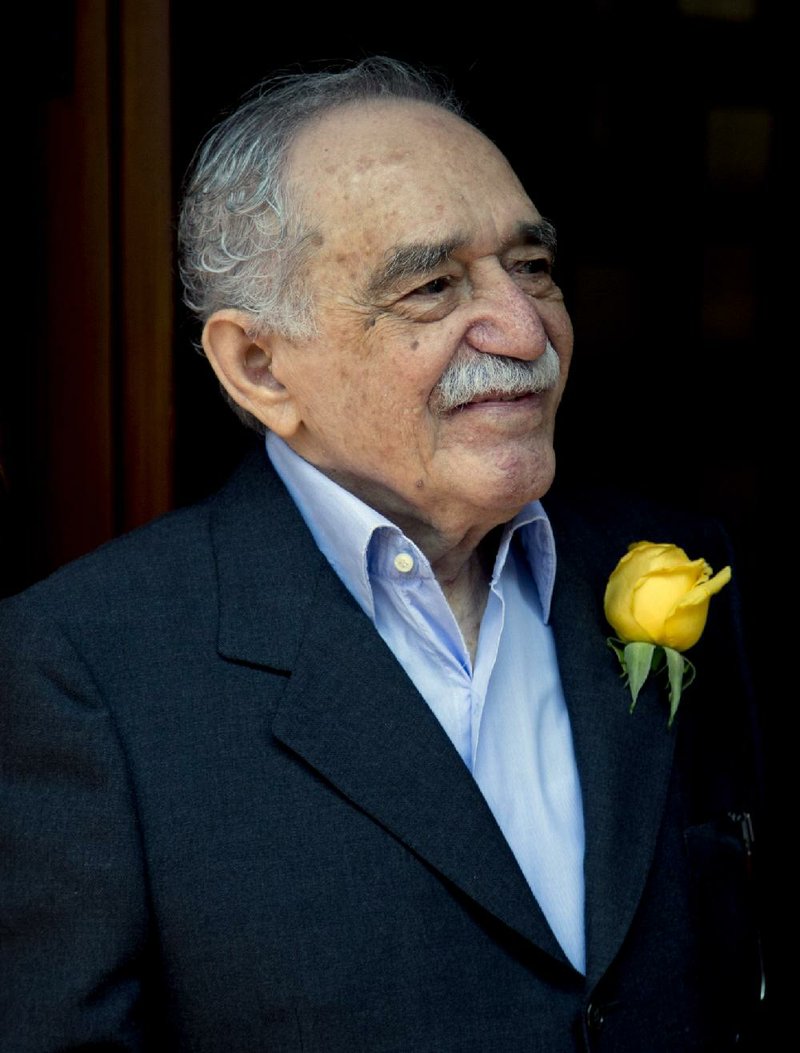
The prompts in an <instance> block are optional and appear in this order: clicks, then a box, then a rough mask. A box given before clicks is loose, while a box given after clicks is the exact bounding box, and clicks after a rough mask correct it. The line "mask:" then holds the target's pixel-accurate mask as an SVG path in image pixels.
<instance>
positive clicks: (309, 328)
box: [179, 57, 460, 432]
mask: <svg viewBox="0 0 800 1053" xmlns="http://www.w3.org/2000/svg"><path fill="white" fill-rule="evenodd" d="M377 99H380V100H391V99H400V100H405V99H409V100H415V101H419V102H426V103H429V104H431V105H433V106H438V107H440V108H441V109H444V110H447V111H448V112H450V113H455V114H458V115H459V116H460V107H459V106H458V104H457V102H456V101H455V99H454V97H453V95H452V93H451V91H450V90H449V89H448V88H447V87H446V86H444V85H443V84H442V83H440V82H439V81H438V80H437V79H436V78H434V77H433V76H432V75H430V74H428V73H427V72H421V71H419V70H416V69H414V68H412V67H410V66H408V65H406V64H405V63H403V62H400V61H398V60H396V59H391V58H384V57H377V58H368V59H364V60H363V61H361V62H359V63H357V64H356V65H352V66H350V67H348V68H345V69H342V70H340V71H336V72H332V71H330V70H326V71H321V72H316V73H301V74H294V75H285V76H280V77H276V78H275V79H273V80H269V81H265V82H264V83H262V84H260V85H258V86H257V87H256V88H255V89H253V91H252V92H250V93H249V94H248V95H247V96H245V98H244V100H243V101H242V103H241V105H239V107H238V108H237V109H236V110H234V111H233V112H232V113H231V114H229V115H228V116H227V117H226V118H225V119H224V120H222V121H221V122H220V123H219V124H218V125H217V126H216V127H215V128H213V129H212V130H211V132H210V133H209V134H208V136H207V137H206V138H205V140H204V141H203V143H202V144H201V146H200V148H199V150H198V151H197V154H196V155H195V158H194V161H193V162H192V165H191V168H190V170H189V173H188V175H187V178H186V182H185V187H184V197H183V205H182V208H181V215H180V222H179V243H180V258H181V262H180V269H181V277H182V279H183V284H184V289H185V297H184V298H185V301H186V304H187V305H188V306H189V308H190V309H191V310H192V311H193V312H194V313H195V315H197V317H198V318H199V319H200V321H201V322H205V321H206V320H207V319H208V318H209V317H210V316H211V315H212V314H213V313H214V312H215V311H217V310H220V309H222V308H225V307H233V308H238V309H240V310H243V311H246V312H248V313H250V314H252V315H253V332H254V333H258V332H266V331H275V332H279V333H281V334H283V335H284V336H287V337H289V338H290V339H291V338H294V339H297V338H299V337H303V336H307V335H310V334H311V333H312V332H313V329H314V312H313V304H312V303H311V302H310V298H309V295H308V292H307V290H306V288H305V283H304V281H303V280H302V278H303V264H304V262H305V260H306V259H307V257H308V255H309V253H310V251H311V248H312V247H313V231H311V230H309V229H307V225H304V222H303V217H302V216H301V215H300V214H299V209H298V208H297V207H296V205H295V203H294V202H292V200H291V199H290V194H289V192H288V187H287V163H286V159H287V156H288V154H289V150H290V148H291V145H292V143H293V142H294V140H295V138H296V137H297V135H298V133H299V132H300V130H301V129H302V128H303V127H304V126H305V125H306V124H307V123H308V122H309V121H310V120H312V119H313V118H315V117H317V116H319V115H320V114H323V113H325V112H326V111H328V110H332V109H335V108H337V107H340V106H344V105H347V104H348V103H354V102H366V101H372V100H377ZM229 401H231V400H230V399H229ZM232 405H233V408H234V410H235V411H236V413H237V415H238V416H239V417H240V418H241V419H242V420H243V421H244V423H245V424H248V425H249V426H250V427H254V428H255V429H256V430H258V431H261V432H263V431H264V427H263V425H262V424H261V423H260V422H259V421H257V420H256V419H255V418H254V417H253V416H252V415H251V414H249V413H247V412H246V411H244V410H242V409H241V407H239V406H237V405H235V404H234V403H233V402H232Z"/></svg>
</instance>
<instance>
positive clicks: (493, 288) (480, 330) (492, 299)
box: [465, 264, 547, 361]
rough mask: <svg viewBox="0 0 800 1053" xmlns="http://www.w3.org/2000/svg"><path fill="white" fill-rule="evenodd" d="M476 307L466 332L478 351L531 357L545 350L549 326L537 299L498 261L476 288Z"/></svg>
mask: <svg viewBox="0 0 800 1053" xmlns="http://www.w3.org/2000/svg"><path fill="white" fill-rule="evenodd" d="M498 272H499V273H498ZM473 311H474V320H473V321H472V322H471V323H470V325H469V328H468V329H467V332H466V334H465V335H466V340H467V343H468V344H469V345H470V347H472V348H474V349H475V350H476V351H483V352H485V353H487V354H492V355H505V356H506V357H508V358H521V359H527V360H530V361H532V360H533V359H536V358H538V357H539V356H540V355H543V354H544V352H545V349H546V347H547V330H546V329H545V326H544V322H543V320H542V316H541V314H540V313H539V309H538V307H537V305H536V301H535V299H534V298H533V297H532V296H530V295H529V294H528V293H526V292H524V291H523V290H522V289H520V288H519V286H518V285H517V284H516V282H515V281H514V279H513V278H512V277H511V275H509V274H508V273H507V272H506V271H505V270H504V269H503V267H502V266H500V265H499V264H498V265H497V267H496V269H495V271H494V273H493V274H492V276H491V279H490V280H484V281H483V282H482V284H481V287H480V288H479V289H478V290H476V294H475V297H474V300H473Z"/></svg>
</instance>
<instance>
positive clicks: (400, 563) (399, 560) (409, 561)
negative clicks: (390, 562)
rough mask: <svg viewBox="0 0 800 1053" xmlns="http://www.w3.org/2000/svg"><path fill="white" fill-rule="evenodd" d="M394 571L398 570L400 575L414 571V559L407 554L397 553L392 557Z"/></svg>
mask: <svg viewBox="0 0 800 1053" xmlns="http://www.w3.org/2000/svg"><path fill="white" fill-rule="evenodd" d="M394 569H395V570H399V571H400V573H401V574H408V572H409V571H411V570H413V569H414V557H413V556H411V555H409V554H408V552H398V554H397V555H396V556H395V557H394Z"/></svg>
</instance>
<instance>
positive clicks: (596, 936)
mask: <svg viewBox="0 0 800 1053" xmlns="http://www.w3.org/2000/svg"><path fill="white" fill-rule="evenodd" d="M551 517H552V519H553V524H554V528H555V531H556V538H557V542H558V576H557V583H556V590H555V594H554V597H553V608H552V619H551V620H552V626H553V631H554V633H555V636H556V646H557V650H558V656H559V666H560V669H561V679H562V684H563V688H564V694H565V696H566V699H567V705H568V708H569V713H570V720H571V723H572V733H573V741H574V745H575V753H576V758H577V763H578V770H579V773H580V780H581V788H582V794H583V807H584V823H585V829H586V856H585V876H586V938H587V983H588V984H589V986H592V985H593V984H594V983H595V982H596V981H597V980H598V979H599V977H600V976H601V975H602V974H603V973H604V972H605V971H606V969H607V968H608V966H609V965H610V964H611V961H612V960H613V958H614V956H615V955H616V953H617V952H618V950H619V948H620V945H621V944H622V941H623V939H624V938H625V934H626V933H627V931H628V929H629V927H630V925H631V922H632V920H633V915H634V912H635V911H636V907H637V905H638V903H639V900H640V898H641V895H642V892H643V889H644V885H645V882H646V880H647V874H648V871H649V868H650V864H651V861H652V858H653V853H654V850H655V844H656V839H657V836H658V831H659V827H660V825H661V816H662V812H663V809H664V803H665V800H666V794H667V787H668V783H669V778H670V771H671V764H672V755H673V747H674V741H675V733H674V731H672V732H670V731H669V730H668V729H667V712H666V708H665V705H664V699H663V697H661V693H662V691H663V688H662V685H661V684H656V683H655V682H654V680H653V678H652V677H651V678H650V680H648V682H647V684H646V685H645V687H644V689H643V690H642V692H641V694H640V696H639V701H638V704H637V707H636V710H635V712H634V713H633V714H631V713H630V712H629V701H630V696H629V694H628V690H627V687H626V686H625V684H624V682H623V680H622V678H621V677H620V675H619V666H618V664H617V660H616V658H615V656H614V655H613V653H612V651H611V650H610V649H609V648H608V646H607V644H606V637H607V636H608V635H610V633H611V629H610V627H608V626H607V625H606V623H605V618H604V615H603V610H602V598H603V590H604V588H605V582H606V575H607V574H608V573H610V571H611V570H612V569H613V567H614V565H615V563H616V561H617V559H618V558H619V557H620V555H621V554H622V553H623V552H624V550H625V545H626V539H625V538H622V537H618V538H614V539H608V541H609V544H605V543H604V540H603V539H602V538H598V534H597V531H596V530H589V529H588V528H587V527H584V525H583V524H582V523H581V522H580V520H578V519H574V518H572V517H569V516H564V515H559V514H558V512H557V511H556V512H555V513H551Z"/></svg>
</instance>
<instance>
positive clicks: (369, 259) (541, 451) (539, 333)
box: [272, 102, 572, 536]
mask: <svg viewBox="0 0 800 1053" xmlns="http://www.w3.org/2000/svg"><path fill="white" fill-rule="evenodd" d="M290 174H291V176H293V177H294V179H295V180H296V183H295V184H294V193H295V196H296V199H297V200H298V203H299V207H300V209H301V214H302V216H303V218H304V220H305V222H306V225H307V226H308V227H310V228H311V229H312V230H313V231H314V235H315V237H314V242H315V245H316V248H315V251H314V256H313V258H312V259H311V261H310V263H309V264H308V270H307V277H308V282H309V287H310V292H311V294H312V296H313V298H314V301H315V304H316V309H317V322H318V325H317V332H316V334H315V335H314V336H313V337H312V338H310V339H308V340H301V341H289V340H285V339H282V338H277V339H274V340H273V359H272V373H273V375H274V377H275V379H276V380H277V381H278V382H280V383H281V384H283V385H284V386H285V388H286V390H287V391H288V392H289V394H290V396H291V398H292V405H293V415H292V417H291V425H286V424H284V428H283V432H282V434H283V435H284V438H285V439H286V440H287V441H288V443H289V444H290V445H291V446H292V447H293V448H294V449H295V450H296V451H297V452H298V453H299V454H300V455H301V456H303V457H304V458H306V459H307V460H309V461H311V462H312V463H313V464H315V465H317V467H319V468H320V469H321V470H322V471H324V472H326V473H327V474H328V475H330V476H332V477H333V478H334V479H336V480H337V481H338V482H339V483H341V484H342V485H343V486H345V487H346V488H347V489H349V490H351V491H352V492H354V493H356V494H357V495H358V496H359V497H361V498H362V499H364V500H365V501H366V502H367V503H368V504H371V505H372V506H373V507H376V508H378V509H379V510H380V511H382V512H384V514H386V515H387V516H388V517H389V518H391V519H393V520H394V521H395V522H398V523H400V525H402V526H404V528H406V529H409V528H411V531H410V532H411V533H412V536H413V527H414V525H415V524H419V525H425V526H428V527H430V526H433V527H434V528H435V529H437V530H442V531H444V532H445V533H447V532H449V533H450V534H453V533H454V532H455V533H457V532H458V531H459V530H461V529H463V530H465V531H473V530H475V529H477V528H483V527H485V528H486V529H489V528H490V527H491V526H494V525H495V524H496V523H499V522H504V521H506V520H507V519H508V518H510V517H511V516H513V515H514V514H515V512H516V511H517V510H518V509H519V508H520V507H521V506H522V505H523V504H524V503H525V502H526V501H529V500H532V499H533V498H536V497H539V496H541V494H543V493H544V491H545V490H547V488H548V487H549V486H550V483H551V481H552V477H553V472H554V455H553V448H552V438H553V423H554V419H555V414H556V409H557V407H558V403H559V400H560V398H561V394H562V391H563V386H564V382H565V380H566V375H567V369H568V366H569V359H570V354H571V350H572V330H571V326H570V321H569V317H568V315H567V312H566V309H565V307H564V304H563V300H562V297H561V294H560V292H559V290H558V288H557V287H556V285H555V284H554V283H553V280H552V277H551V274H550V264H551V259H550V252H549V250H548V248H547V246H546V244H543V243H542V231H543V229H544V228H542V227H541V226H540V225H541V223H542V220H541V216H540V215H539V213H538V212H537V211H536V209H535V208H534V206H533V204H532V203H531V201H530V200H529V198H528V197H527V195H526V194H525V192H524V191H523V189H522V187H521V186H520V184H519V182H518V180H517V178H516V176H515V175H514V173H513V172H512V170H511V168H510V167H509V165H508V163H507V162H506V160H505V159H504V158H503V156H502V155H501V154H500V153H499V152H498V150H497V149H496V148H495V147H494V146H493V145H492V144H491V143H490V142H489V141H488V140H487V139H485V138H484V137H483V136H482V135H481V134H480V133H479V132H477V131H476V130H475V129H473V128H472V127H470V126H469V125H467V124H465V123H464V122H463V121H461V120H459V119H458V118H456V117H454V116H452V115H450V114H447V113H445V112H443V111H440V110H438V109H436V108H434V107H431V106H428V105H425V104H419V103H398V102H392V103H372V104H369V105H358V106H351V107H346V108H342V109H339V110H336V111H334V112H333V113H331V114H328V115H326V116H324V117H323V118H322V119H321V120H319V121H318V122H316V123H314V124H312V125H310V126H309V127H308V128H307V129H305V130H304V131H303V132H302V133H301V135H300V137H299V139H298V140H297V142H296V143H295V145H294V147H293V150H292V154H291V158H290ZM545 240H546V238H545ZM548 342H549V343H550V344H552V345H553V347H554V348H555V352H556V353H557V356H558V360H559V363H560V370H559V374H558V378H557V380H556V383H555V385H554V386H552V387H551V388H549V390H546V391H544V392H541V393H539V394H529V395H527V396H524V397H520V398H516V399H508V398H503V397H502V393H495V397H492V393H488V394H487V393H486V392H484V394H483V395H482V396H481V398H480V400H476V401H472V402H470V403H469V404H467V405H464V406H460V407H458V408H455V409H448V410H443V409H442V407H441V398H440V392H439V390H438V389H437V384H438V382H439V380H440V378H441V377H442V375H443V373H444V372H445V371H446V370H447V368H448V366H449V365H450V364H451V363H452V362H454V361H462V360H465V361H473V360H480V359H481V358H482V356H486V355H493V356H502V357H503V358H505V359H513V360H519V361H523V362H531V361H534V360H537V359H539V358H541V357H542V356H543V355H544V354H545V350H546V348H547V345H548ZM550 354H551V355H552V352H550ZM283 419H284V421H286V419H287V418H286V417H284V418H283Z"/></svg>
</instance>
